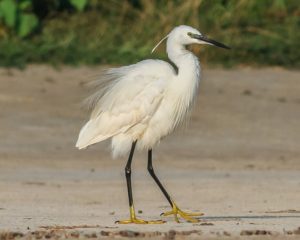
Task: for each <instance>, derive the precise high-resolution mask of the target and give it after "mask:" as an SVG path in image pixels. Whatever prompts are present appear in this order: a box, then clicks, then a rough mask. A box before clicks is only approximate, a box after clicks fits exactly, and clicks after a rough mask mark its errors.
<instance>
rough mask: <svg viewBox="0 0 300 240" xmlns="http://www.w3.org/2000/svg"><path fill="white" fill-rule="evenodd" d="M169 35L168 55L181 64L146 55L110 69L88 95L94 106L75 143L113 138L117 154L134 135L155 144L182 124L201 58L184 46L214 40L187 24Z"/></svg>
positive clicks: (147, 145) (143, 144) (143, 145)
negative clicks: (150, 57) (147, 57)
mask: <svg viewBox="0 0 300 240" xmlns="http://www.w3.org/2000/svg"><path fill="white" fill-rule="evenodd" d="M196 36H197V38H196ZM200 37H201V39H200ZM167 38H168V39H167V54H168V57H169V59H170V60H171V61H172V62H173V63H174V64H175V66H176V67H177V69H175V68H174V67H173V66H172V65H171V64H169V63H167V62H165V61H161V60H144V61H141V62H138V63H136V64H133V65H129V66H125V67H119V68H111V69H108V70H106V71H105V73H104V76H103V79H105V81H104V83H103V84H100V88H99V90H98V91H96V92H95V94H93V95H92V96H91V97H90V98H89V99H88V101H89V102H90V104H91V105H92V108H93V110H92V113H91V117H90V120H89V121H88V122H87V123H86V124H85V125H84V127H83V128H82V129H81V131H80V134H79V138H78V141H77V143H76V147H78V148H79V149H82V148H86V147H87V146H89V145H91V144H94V143H97V142H100V141H103V140H105V139H108V138H112V150H113V155H114V156H120V155H123V154H126V153H127V152H128V151H129V150H130V147H131V144H132V142H134V141H135V140H137V147H138V149H152V148H153V147H154V146H155V144H157V143H158V142H159V141H160V140H161V139H162V138H163V137H165V136H166V135H168V134H169V133H171V132H172V131H174V129H175V128H176V127H177V126H178V125H179V124H180V123H182V121H183V120H184V119H185V117H186V115H187V113H188V112H189V111H190V109H191V107H192V105H193V103H194V101H195V97H196V95H197V91H198V86H199V81H200V65H199V62H198V59H197V57H196V56H195V55H194V54H193V53H192V52H190V51H188V50H187V49H186V47H185V46H186V45H188V44H192V43H198V44H205V43H206V44H211V45H216V44H215V43H216V42H213V40H210V39H207V38H206V37H205V36H204V35H202V34H201V33H200V32H199V31H198V30H196V29H194V28H192V27H189V26H179V27H176V28H174V29H173V30H172V31H171V33H170V34H169V35H168V36H167ZM217 44H219V43H217ZM217 46H218V45H217ZM221 47H222V46H221ZM101 81H102V80H101V79H100V80H99V82H101Z"/></svg>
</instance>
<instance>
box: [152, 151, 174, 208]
mask: <svg viewBox="0 0 300 240" xmlns="http://www.w3.org/2000/svg"><path fill="white" fill-rule="evenodd" d="M148 171H149V173H150V175H151V176H152V178H153V179H154V181H155V182H156V184H157V185H158V186H159V188H160V190H161V191H162V192H163V194H164V195H165V197H166V198H167V200H168V202H169V203H170V205H171V206H173V202H172V200H171V197H170V195H169V194H168V193H167V191H166V189H165V188H164V187H163V185H162V184H161V182H160V181H159V179H158V178H157V176H156V175H155V172H154V169H153V166H152V149H150V150H148Z"/></svg>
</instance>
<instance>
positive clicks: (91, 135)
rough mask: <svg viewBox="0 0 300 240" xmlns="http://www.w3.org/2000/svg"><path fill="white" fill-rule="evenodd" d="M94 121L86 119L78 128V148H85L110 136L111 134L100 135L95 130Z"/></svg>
mask: <svg viewBox="0 0 300 240" xmlns="http://www.w3.org/2000/svg"><path fill="white" fill-rule="evenodd" d="M95 124H96V123H95V122H94V121H93V120H90V121H88V122H87V123H86V124H85V125H84V126H83V127H82V129H81V130H80V133H79V136H78V139H77V142H76V147H77V148H78V149H84V148H87V147H88V146H89V145H92V144H95V143H97V142H101V141H103V140H105V139H107V138H110V137H111V136H112V135H110V134H109V135H101V134H99V133H98V132H97V131H95Z"/></svg>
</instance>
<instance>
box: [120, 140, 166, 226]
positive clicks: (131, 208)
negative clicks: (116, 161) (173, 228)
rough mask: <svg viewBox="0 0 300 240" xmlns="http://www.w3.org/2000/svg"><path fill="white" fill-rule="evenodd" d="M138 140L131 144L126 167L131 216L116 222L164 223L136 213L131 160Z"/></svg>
mask: <svg viewBox="0 0 300 240" xmlns="http://www.w3.org/2000/svg"><path fill="white" fill-rule="evenodd" d="M136 142H137V141H134V142H133V143H132V146H131V150H130V154H129V158H128V161H127V164H126V167H125V175H126V182H127V190H128V199H129V213H130V218H129V219H128V220H120V221H116V223H120V224H129V223H136V224H160V223H164V221H161V220H158V221H145V220H142V219H138V218H137V217H136V215H135V210H134V205H133V198H132V188H131V162H132V157H133V153H134V149H135V145H136Z"/></svg>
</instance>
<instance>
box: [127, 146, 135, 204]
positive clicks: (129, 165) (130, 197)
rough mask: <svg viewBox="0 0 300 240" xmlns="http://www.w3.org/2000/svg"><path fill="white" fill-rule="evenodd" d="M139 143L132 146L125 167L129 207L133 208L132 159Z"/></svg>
mask: <svg viewBox="0 0 300 240" xmlns="http://www.w3.org/2000/svg"><path fill="white" fill-rule="evenodd" d="M136 142H137V141H134V142H133V143H132V146H131V150H130V153H129V157H128V161H127V164H126V167H125V175H126V182H127V190H128V199H129V206H130V207H132V206H133V198H132V188H131V162H132V157H133V154H134V149H135V145H136Z"/></svg>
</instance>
